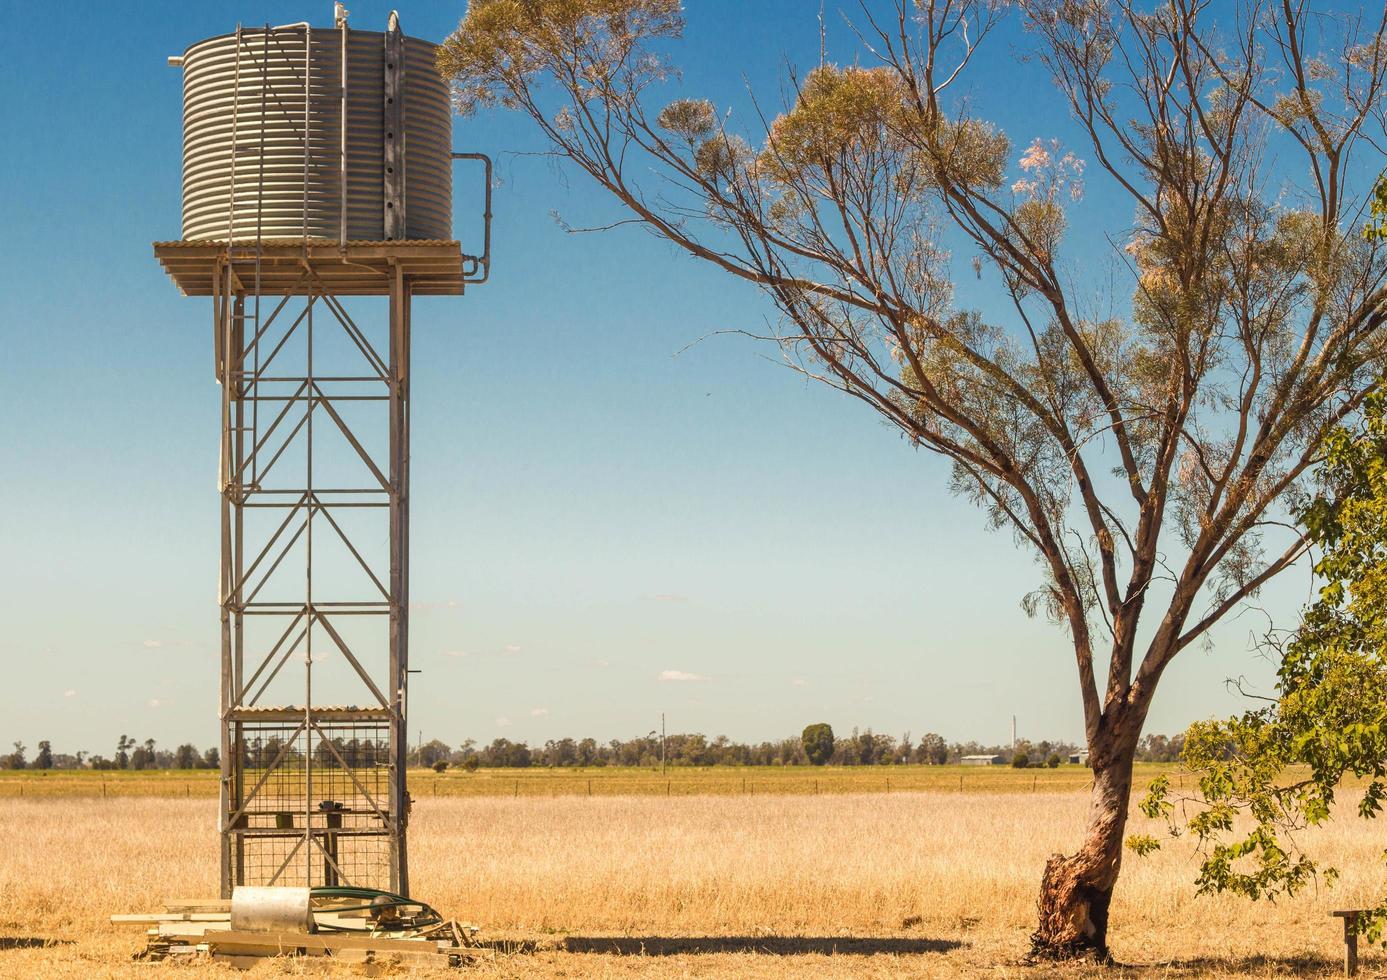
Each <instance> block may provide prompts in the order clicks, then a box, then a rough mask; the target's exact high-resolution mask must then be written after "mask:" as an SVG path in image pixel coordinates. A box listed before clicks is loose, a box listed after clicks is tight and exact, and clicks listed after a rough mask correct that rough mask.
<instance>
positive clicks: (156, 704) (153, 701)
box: [148, 698, 159, 708]
mask: <svg viewBox="0 0 1387 980" xmlns="http://www.w3.org/2000/svg"><path fill="white" fill-rule="evenodd" d="M148 703H149V706H150V707H151V708H157V707H159V699H158V698H150V699H149V702H148Z"/></svg>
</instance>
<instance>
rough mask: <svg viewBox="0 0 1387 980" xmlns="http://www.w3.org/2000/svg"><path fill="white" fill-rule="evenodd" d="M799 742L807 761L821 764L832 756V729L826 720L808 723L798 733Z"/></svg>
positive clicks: (817, 764)
mask: <svg viewBox="0 0 1387 980" xmlns="http://www.w3.org/2000/svg"><path fill="white" fill-rule="evenodd" d="M799 740H800V744H801V745H802V746H803V747H804V756H805V758H807V759H808V760H809V762H810V763H811V764H813V765H816V766H821V765H823V764H824V763H826V762H828V760H829V759H831V758H833V729H832V727H830V726H829V724H828V723H827V722H819V723H818V724H817V725H809V726H808V727H806V728H805V729H804V731H803V733H801V734H800V737H799Z"/></svg>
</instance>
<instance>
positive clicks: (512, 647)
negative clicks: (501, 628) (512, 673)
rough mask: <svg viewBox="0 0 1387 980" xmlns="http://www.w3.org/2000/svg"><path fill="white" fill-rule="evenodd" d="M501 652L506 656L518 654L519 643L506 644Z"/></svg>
mask: <svg viewBox="0 0 1387 980" xmlns="http://www.w3.org/2000/svg"><path fill="white" fill-rule="evenodd" d="M503 652H504V653H506V654H507V655H510V654H515V653H519V652H520V644H519V643H507V644H506V646H505V648H504V651H503Z"/></svg>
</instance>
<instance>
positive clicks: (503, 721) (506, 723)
mask: <svg viewBox="0 0 1387 980" xmlns="http://www.w3.org/2000/svg"><path fill="white" fill-rule="evenodd" d="M496 727H497V728H509V727H510V719H509V718H507V717H506V716H505V715H502V716H501V717H500V718H497V719H496Z"/></svg>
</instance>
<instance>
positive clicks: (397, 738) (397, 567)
mask: <svg viewBox="0 0 1387 980" xmlns="http://www.w3.org/2000/svg"><path fill="white" fill-rule="evenodd" d="M408 288H409V287H408V284H407V283H406V282H405V280H404V276H403V274H402V272H401V270H400V267H399V266H395V267H394V268H393V269H392V275H391V279H390V381H389V384H390V480H389V482H390V667H389V670H390V689H389V690H390V702H391V703H390V819H391V821H392V825H391V827H390V852H391V853H390V890H391V891H394V892H396V893H398V894H401V895H408V894H409V873H408V867H407V858H406V847H405V832H406V827H407V825H408V812H409V793H408V782H407V775H406V768H405V764H406V757H405V756H406V751H407V749H406V743H407V740H408V730H407V728H406V727H405V709H406V701H405V696H406V691H405V678H406V676H407V675H406V673H405V672H406V670H408V663H409V659H408V653H407V650H406V643H407V640H408V619H407V617H408V612H409V606H408V596H407V591H406V567H407V562H408V555H407V547H408V545H407V535H408V530H407V519H406V516H405V515H406V513H407V509H408V504H409V501H408V496H407V486H408V438H409V435H408V434H409V416H408V414H407V413H408V409H407V403H406V398H407V392H408V377H409V360H408V338H409V334H408V327H407V322H408V302H409V300H408V296H409V292H408Z"/></svg>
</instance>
